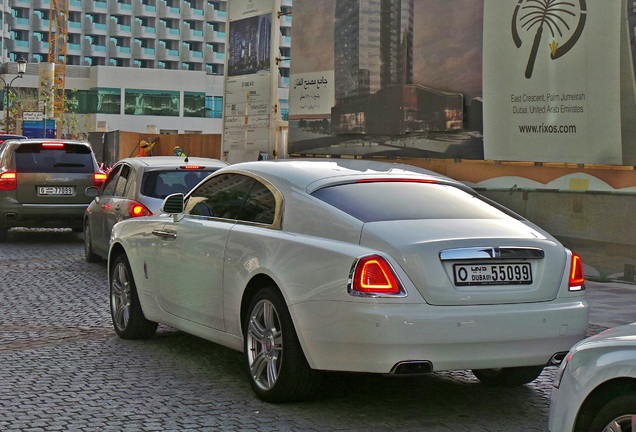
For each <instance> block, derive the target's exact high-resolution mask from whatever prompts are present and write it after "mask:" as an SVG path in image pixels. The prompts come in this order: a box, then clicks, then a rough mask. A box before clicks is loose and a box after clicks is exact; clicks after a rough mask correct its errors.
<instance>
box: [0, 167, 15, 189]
mask: <svg viewBox="0 0 636 432" xmlns="http://www.w3.org/2000/svg"><path fill="white" fill-rule="evenodd" d="M16 187H18V173H16V172H13V171H7V172H3V173H2V174H0V190H5V191H10V190H14V189H15V188H16Z"/></svg>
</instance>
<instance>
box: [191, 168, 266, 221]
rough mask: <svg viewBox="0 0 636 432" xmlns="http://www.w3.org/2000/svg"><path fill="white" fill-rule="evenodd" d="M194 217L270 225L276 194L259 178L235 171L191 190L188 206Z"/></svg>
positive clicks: (216, 177)
mask: <svg viewBox="0 0 636 432" xmlns="http://www.w3.org/2000/svg"><path fill="white" fill-rule="evenodd" d="M185 213H186V214H190V215H193V216H205V217H216V218H222V219H232V220H241V221H246V222H256V223H262V224H271V223H273V222H274V218H275V213H276V199H275V198H274V194H272V192H271V191H270V190H269V189H268V188H267V186H265V185H264V184H262V183H260V182H259V181H257V180H256V179H254V178H252V177H249V176H246V175H242V174H236V173H229V174H223V175H219V176H215V177H213V178H211V179H209V180H208V181H206V182H205V183H202V184H200V185H199V186H198V187H197V188H196V189H194V190H193V191H192V194H191V195H190V198H189V200H188V203H187V205H186V209H185Z"/></svg>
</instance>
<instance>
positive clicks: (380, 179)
mask: <svg viewBox="0 0 636 432" xmlns="http://www.w3.org/2000/svg"><path fill="white" fill-rule="evenodd" d="M384 182H395V183H429V184H436V183H437V181H435V180H432V179H417V178H405V177H378V178H368V179H359V180H356V183H384Z"/></svg>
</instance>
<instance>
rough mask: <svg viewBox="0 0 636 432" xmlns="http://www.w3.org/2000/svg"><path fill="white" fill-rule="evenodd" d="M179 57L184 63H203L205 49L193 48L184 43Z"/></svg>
mask: <svg viewBox="0 0 636 432" xmlns="http://www.w3.org/2000/svg"><path fill="white" fill-rule="evenodd" d="M179 59H180V60H181V61H182V62H184V63H203V51H197V50H192V49H190V48H188V46H187V45H183V46H181V53H180V55H179Z"/></svg>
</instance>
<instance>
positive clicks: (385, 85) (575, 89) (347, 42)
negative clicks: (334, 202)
mask: <svg viewBox="0 0 636 432" xmlns="http://www.w3.org/2000/svg"><path fill="white" fill-rule="evenodd" d="M633 21H634V11H633V8H628V7H627V2H626V1H625V0H575V1H565V0H563V1H561V0H555V1H550V2H547V1H542V0H518V1H510V2H502V1H500V0H453V1H448V0H321V1H320V2H317V1H313V0H295V1H294V26H293V29H292V53H293V56H292V61H291V76H292V79H291V80H290V89H289V93H290V96H289V100H290V107H289V152H290V153H292V154H308V155H331V156H341V155H348V156H377V157H387V158H395V157H409V158H413V157H415V158H447V159H458V158H459V159H475V160H494V161H527V162H535V163H537V162H538V163H544V162H547V163H549V162H557V163H576V164H618V165H634V164H636V139H635V138H633V136H634V135H636V134H634V133H628V132H629V131H631V129H633V126H630V125H633V124H634V123H636V114H635V113H636V109H635V108H634V102H635V101H634V72H633V70H634V68H633V64H634V61H633V54H632V51H633V50H634V45H633V42H632V43H630V42H629V41H630V40H631V41H633V40H634V35H633V31H634V30H633V29H634V26H633V25H627V24H626V23H627V22H629V23H632V24H634V23H633ZM330 70H333V74H334V79H333V86H334V99H333V105H332V107H331V109H330V110H325V109H323V108H321V114H320V115H319V116H316V115H310V113H309V112H308V110H307V107H308V106H310V105H308V104H307V103H306V102H307V95H309V96H311V94H310V93H308V92H307V89H305V88H304V86H294V79H293V77H299V78H303V80H304V79H305V77H309V79H310V80H311V79H313V78H312V77H315V76H318V75H319V74H321V73H324V72H325V71H330ZM303 96H304V98H303Z"/></svg>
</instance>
